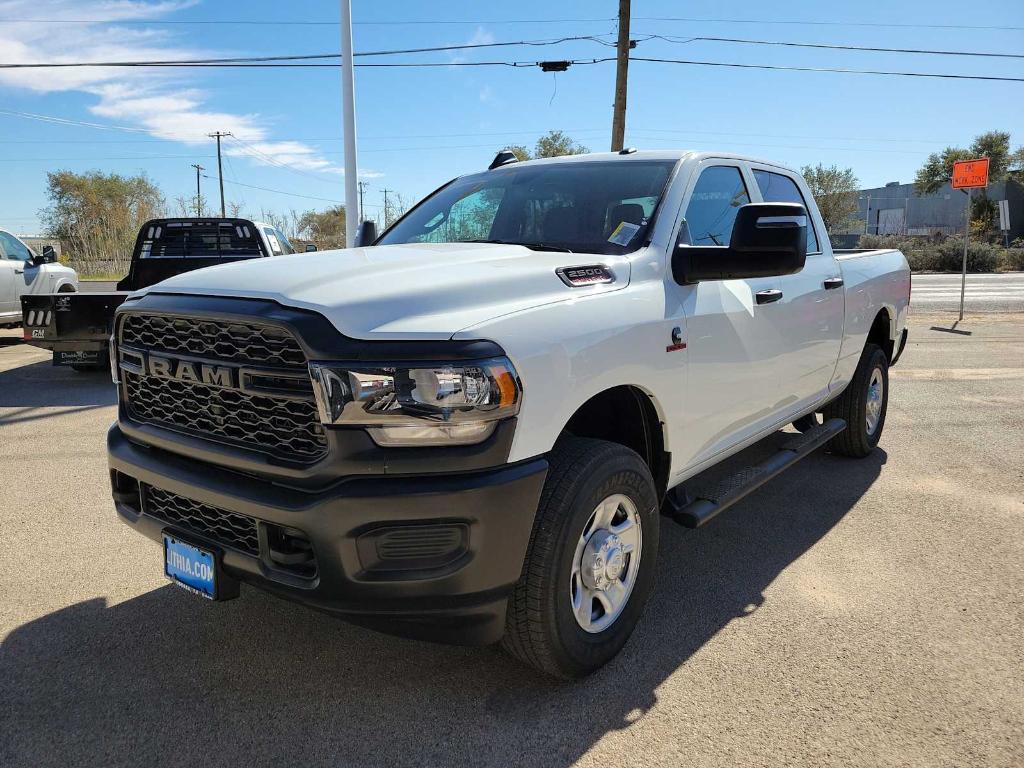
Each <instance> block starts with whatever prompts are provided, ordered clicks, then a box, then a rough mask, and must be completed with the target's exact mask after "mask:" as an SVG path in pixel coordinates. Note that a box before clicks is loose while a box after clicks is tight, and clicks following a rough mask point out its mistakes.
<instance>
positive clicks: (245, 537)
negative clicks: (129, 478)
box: [142, 484, 260, 557]
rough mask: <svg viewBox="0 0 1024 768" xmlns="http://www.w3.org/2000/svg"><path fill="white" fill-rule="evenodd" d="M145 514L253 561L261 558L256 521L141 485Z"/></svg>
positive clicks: (252, 518)
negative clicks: (198, 535) (250, 557)
mask: <svg viewBox="0 0 1024 768" xmlns="http://www.w3.org/2000/svg"><path fill="white" fill-rule="evenodd" d="M142 511H143V512H144V513H146V514H147V515H149V516H151V517H155V518H158V519H159V520H163V521H164V522H166V523H170V524H171V525H176V526H179V527H181V528H183V529H184V530H186V531H191V532H192V533H197V534H200V535H202V536H205V537H206V538H208V539H210V540H211V541H215V542H216V543H218V544H221V545H223V546H225V547H231V548H232V549H237V550H238V551H240V552H244V553H246V554H247V555H252V556H253V557H259V555H260V539H259V533H258V530H259V524H258V523H257V521H256V518H254V517H249V516H248V515H240V514H238V513H237V512H228V511H227V510H226V509H221V508H220V507H215V506H213V505H211V504H203V503H202V502H199V501H193V500H192V499H186V498H185V497H184V496H179V495H178V494H176V493H171V492H170V491H165V490H163V489H161V488H156V487H154V486H152V485H145V484H143V485H142Z"/></svg>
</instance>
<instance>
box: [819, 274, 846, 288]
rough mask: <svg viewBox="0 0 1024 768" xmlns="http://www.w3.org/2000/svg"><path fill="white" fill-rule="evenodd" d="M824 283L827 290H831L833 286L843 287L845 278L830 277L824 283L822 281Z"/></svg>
mask: <svg viewBox="0 0 1024 768" xmlns="http://www.w3.org/2000/svg"><path fill="white" fill-rule="evenodd" d="M822 285H824V286H825V290H826V291H831V290H832V289H833V288H842V287H843V278H841V277H830V278H829V279H828V280H826V281H825V282H824V283H822Z"/></svg>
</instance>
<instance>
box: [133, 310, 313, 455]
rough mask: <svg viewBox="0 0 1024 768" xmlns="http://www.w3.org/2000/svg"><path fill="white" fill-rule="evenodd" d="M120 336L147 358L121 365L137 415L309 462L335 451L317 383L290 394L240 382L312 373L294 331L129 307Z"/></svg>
mask: <svg viewBox="0 0 1024 768" xmlns="http://www.w3.org/2000/svg"><path fill="white" fill-rule="evenodd" d="M118 340H119V345H120V348H121V350H122V354H123V355H132V354H134V355H135V359H141V360H143V361H144V362H143V364H142V365H141V366H137V370H131V369H130V367H125V366H122V369H121V380H122V386H123V390H122V391H123V394H124V402H125V406H126V410H127V412H128V415H129V416H130V417H131V419H132V420H134V421H136V422H139V423H143V424H152V425H154V426H158V427H162V428H164V429H170V430H173V431H176V432H181V433H184V434H188V435H191V436H194V437H199V438H203V439H208V440H212V441H216V442H219V443H226V444H230V445H236V446H239V447H240V448H244V449H245V450H249V451H259V452H262V453H266V454H269V455H271V456H274V457H275V458H279V459H284V460H287V461H296V462H301V463H309V462H312V461H316V460H317V459H319V458H322V457H323V456H324V455H325V454H326V453H327V437H326V434H325V432H324V429H323V426H322V425H321V424H320V417H319V413H318V411H317V408H316V403H315V401H314V399H313V394H312V389H311V388H310V389H309V390H308V391H303V390H302V389H301V388H298V389H296V390H294V391H292V392H291V393H289V394H287V395H285V394H280V393H275V392H273V391H253V390H251V389H246V388H243V387H242V385H241V383H240V378H239V376H240V374H239V371H251V370H255V371H258V372H259V374H260V375H266V376H269V377H271V378H272V377H273V374H274V372H275V371H278V372H280V374H281V375H282V376H285V375H288V376H290V377H291V380H292V381H295V376H296V374H297V373H298V372H302V373H303V374H305V368H306V358H305V355H304V353H303V352H302V349H301V347H299V345H298V342H297V341H296V340H295V338H294V337H293V336H292V335H291V334H290V333H289V332H288V331H287V330H285V329H283V328H277V327H275V326H269V325H258V324H254V323H253V324H250V323H236V322H214V321H207V320H201V319H195V318H180V317H165V316H160V315H142V314H131V313H129V314H127V315H125V317H124V318H123V320H122V321H121V326H120V329H119V336H118ZM186 356H188V357H190V358H191V357H193V356H194V357H195V358H199V359H191V360H188V359H185V357H186ZM225 363H227V365H225ZM300 380H301V377H300Z"/></svg>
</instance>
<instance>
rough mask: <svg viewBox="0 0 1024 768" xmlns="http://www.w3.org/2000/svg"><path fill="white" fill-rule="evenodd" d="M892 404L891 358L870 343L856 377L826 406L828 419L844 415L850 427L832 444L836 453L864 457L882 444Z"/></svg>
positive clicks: (830, 443) (863, 354)
mask: <svg viewBox="0 0 1024 768" xmlns="http://www.w3.org/2000/svg"><path fill="white" fill-rule="evenodd" d="M888 406H889V358H887V357H886V356H885V352H883V351H882V348H881V347H879V346H877V345H875V344H868V345H866V346H865V347H864V352H863V353H861V357H860V362H859V363H858V364H857V370H856V372H855V373H854V374H853V380H852V381H851V382H850V384H849V385H848V386H847V387H846V390H845V391H844V392H843V394H841V395H840V396H839V397H838V398H836V399H835V400H833V401H832V402H831V403H829V404H828V405H827V406H825V420H826V421H827V420H828V419H835V418H839V419H844V420H845V421H846V429H845V430H843V431H842V432H840V433H839V434H838V435H836V436H835V437H833V438H832V439H831V440H830V441H829V444H828V447H829V449H830V450H831V451H832V452H833V453H838V454H841V455H843V456H853V457H855V458H863V457H865V456H867V455H868V454H869V453H871V452H872V451H873V450H874V449H875V447H876V446H877V445H878V440H879V438H880V437H881V436H882V428H883V427H884V426H885V413H886V410H887V409H888Z"/></svg>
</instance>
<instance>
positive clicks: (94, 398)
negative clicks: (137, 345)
mask: <svg viewBox="0 0 1024 768" xmlns="http://www.w3.org/2000/svg"><path fill="white" fill-rule="evenodd" d="M116 404H117V390H116V389H115V388H114V385H113V384H112V383H111V381H110V371H109V370H108V369H107V368H103V369H101V370H96V371H82V372H79V371H73V370H71V369H70V368H65V367H62V366H55V365H52V364H51V363H50V362H49V361H45V362H40V363H30V364H29V365H22V366H18V367H16V368H8V369H7V370H5V371H0V408H22V409H25V411H26V413H27V412H28V411H29V410H31V409H36V408H47V407H55V406H56V407H59V406H69V407H75V408H89V407H97V408H101V407H106V406H109V405H116ZM7 417H10V419H11V420H18V414H11V413H8V414H7V415H6V416H5V417H4V418H5V420H6V419H7ZM40 418H41V416H40Z"/></svg>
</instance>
